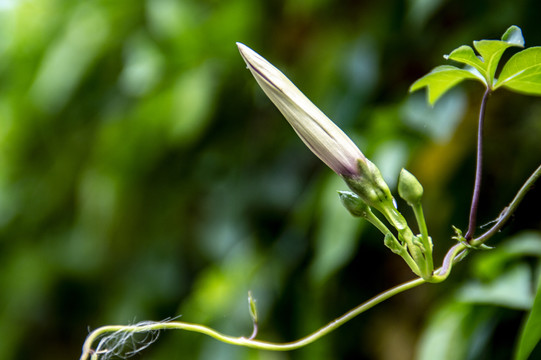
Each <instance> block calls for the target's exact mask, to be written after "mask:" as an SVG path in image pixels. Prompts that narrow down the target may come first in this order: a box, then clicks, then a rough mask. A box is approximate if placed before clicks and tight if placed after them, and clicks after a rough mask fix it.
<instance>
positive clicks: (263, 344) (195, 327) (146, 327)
mask: <svg viewBox="0 0 541 360" xmlns="http://www.w3.org/2000/svg"><path fill="white" fill-rule="evenodd" d="M540 177H541V166H539V167H538V168H537V169H536V170H535V171H534V173H533V174H532V175H531V176H530V177H529V178H528V180H526V182H525V183H524V185H523V186H522V187H521V188H520V190H519V191H518V193H517V194H516V196H515V197H514V198H513V200H512V201H511V203H510V204H509V205H508V206H507V207H506V208H505V209H504V210H503V212H502V213H501V214H500V216H499V217H498V219H497V220H496V223H495V224H494V225H493V226H492V227H491V228H490V229H489V230H487V231H486V232H485V233H483V234H482V235H481V236H479V237H477V238H475V239H472V240H471V241H470V245H473V246H480V245H482V244H484V243H485V242H486V241H487V240H488V239H490V238H491V237H492V236H494V235H495V234H496V233H497V232H498V231H499V230H500V229H501V228H502V226H503V225H504V224H505V222H507V220H509V218H510V217H511V215H512V214H513V212H514V211H515V210H516V209H517V207H518V205H519V204H520V202H521V201H522V199H524V196H525V195H526V193H527V192H528V191H529V190H530V189H531V188H532V187H533V185H534V183H535V182H536V181H537V179H539V178H540ZM469 251H470V248H469V245H467V244H465V243H463V242H461V243H458V244H456V245H454V246H453V247H451V248H450V249H449V251H448V252H447V254H446V255H445V258H444V260H443V263H442V266H441V267H440V268H439V269H436V271H434V276H433V278H432V279H430V282H432V283H438V282H442V281H444V280H445V279H447V277H448V276H449V274H450V273H451V270H452V267H453V265H454V264H455V263H457V262H459V261H460V260H462V259H463V258H464V256H466V255H467V254H468V252H469ZM427 282H429V281H427V280H424V279H422V278H417V279H413V280H410V281H408V282H406V283H404V284H401V285H398V286H395V287H393V288H391V289H389V290H386V291H384V292H382V293H381V294H379V295H377V296H375V297H373V298H372V299H370V300H368V301H366V302H364V303H362V304H361V305H359V306H357V307H355V308H354V309H352V310H350V311H348V312H347V313H345V314H344V315H342V316H340V317H338V318H337V319H335V320H333V321H331V322H330V323H328V324H327V325H325V326H323V327H322V328H320V329H318V330H316V331H315V332H313V333H312V334H310V335H308V336H306V337H303V338H302V339H299V340H296V341H293V342H287V343H274V342H267V341H262V340H256V339H253V338H246V337H233V336H228V335H224V334H222V333H220V332H218V331H216V330H214V329H211V328H209V327H207V326H204V325H199V324H191V323H186V322H180V321H170V322H155V323H145V324H143V325H131V326H114V325H111V326H103V327H100V328H98V329H96V330H94V331H93V332H92V333H90V335H89V336H88V337H87V338H86V341H85V343H84V345H83V352H82V355H81V358H80V360H97V359H98V357H99V356H100V355H104V356H107V353H108V351H109V349H107V348H104V349H102V348H101V344H104V343H106V341H105V342H104V341H103V340H102V341H100V345H98V348H93V347H92V345H93V344H94V343H95V342H96V341H97V340H98V339H100V338H103V336H104V335H105V334H111V333H112V334H115V333H131V334H137V333H145V332H151V331H159V330H165V329H176V330H186V331H193V332H197V333H201V334H205V335H208V336H210V337H212V338H214V339H216V340H219V341H222V342H224V343H228V344H232V345H238V346H245V347H250V348H255V349H261V350H274V351H288V350H294V349H298V348H300V347H303V346H306V345H308V344H310V343H312V342H314V341H316V340H318V339H320V338H321V337H323V336H325V335H327V334H328V333H330V332H332V331H334V330H335V329H337V328H338V327H340V326H342V325H343V324H345V323H346V322H348V321H349V320H351V319H353V318H354V317H356V316H357V315H359V314H361V313H363V312H365V311H366V310H368V309H370V308H372V307H374V306H376V305H378V304H380V303H381V302H383V301H385V300H387V299H389V298H391V297H393V296H395V295H397V294H400V293H402V292H404V291H406V290H410V289H413V288H415V287H417V286H419V285H422V284H424V283H427Z"/></svg>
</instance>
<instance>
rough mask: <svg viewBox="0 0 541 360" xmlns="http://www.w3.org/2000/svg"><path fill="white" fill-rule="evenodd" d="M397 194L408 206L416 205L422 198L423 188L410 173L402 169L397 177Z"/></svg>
mask: <svg viewBox="0 0 541 360" xmlns="http://www.w3.org/2000/svg"><path fill="white" fill-rule="evenodd" d="M398 194H399V195H400V197H401V198H402V199H404V200H406V202H407V203H408V204H409V205H411V206H413V205H417V204H419V203H420V202H421V198H422V197H423V186H422V185H421V183H420V182H419V180H417V178H416V177H415V176H414V175H413V174H412V173H410V172H409V171H407V170H406V169H402V171H400V176H399V177H398Z"/></svg>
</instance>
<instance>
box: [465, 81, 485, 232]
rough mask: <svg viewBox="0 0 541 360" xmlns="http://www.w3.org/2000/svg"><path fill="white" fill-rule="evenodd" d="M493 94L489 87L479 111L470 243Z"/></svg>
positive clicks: (474, 222)
mask: <svg viewBox="0 0 541 360" xmlns="http://www.w3.org/2000/svg"><path fill="white" fill-rule="evenodd" d="M490 94H491V89H490V87H489V86H487V90H486V91H485V93H484V95H483V99H482V100H481V108H480V109H479V124H478V128H477V161H476V165H475V184H474V186H473V196H472V201H471V208H470V221H469V224H468V231H467V232H466V235H464V238H465V239H466V240H467V241H470V240H471V239H472V238H473V234H474V233H475V226H476V224H477V209H478V207H479V195H480V193H481V178H482V173H483V127H484V122H485V112H486V106H487V101H488V97H489V96H490Z"/></svg>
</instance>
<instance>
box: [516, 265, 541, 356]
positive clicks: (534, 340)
mask: <svg viewBox="0 0 541 360" xmlns="http://www.w3.org/2000/svg"><path fill="white" fill-rule="evenodd" d="M540 270H541V269H540ZM540 340H541V276H538V280H537V292H536V295H535V300H534V302H533V306H532V308H531V310H530V311H529V313H528V317H527V319H526V323H525V324H524V328H523V329H522V331H521V334H520V337H519V340H518V344H517V345H518V346H517V348H516V353H515V360H526V359H528V357H529V356H530V354H531V353H532V351H533V350H534V348H535V347H536V346H537V345H538V344H539V341H540Z"/></svg>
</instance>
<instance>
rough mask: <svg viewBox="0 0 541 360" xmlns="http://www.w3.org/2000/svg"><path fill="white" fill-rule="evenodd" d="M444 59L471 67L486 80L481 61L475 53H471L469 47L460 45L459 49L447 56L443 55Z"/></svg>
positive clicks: (471, 50)
mask: <svg viewBox="0 0 541 360" xmlns="http://www.w3.org/2000/svg"><path fill="white" fill-rule="evenodd" d="M444 58H445V59H447V60H453V61H457V62H461V63H463V64H466V65H470V66H471V67H473V68H474V69H476V70H477V71H479V73H481V74H482V75H483V77H484V78H485V79H486V76H485V75H486V69H485V65H484V64H483V61H482V60H481V59H479V57H478V56H477V55H476V54H475V51H473V49H472V48H471V46H468V45H462V46H461V47H458V48H456V49H455V50H453V51H452V52H451V53H450V54H449V55H445V56H444Z"/></svg>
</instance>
